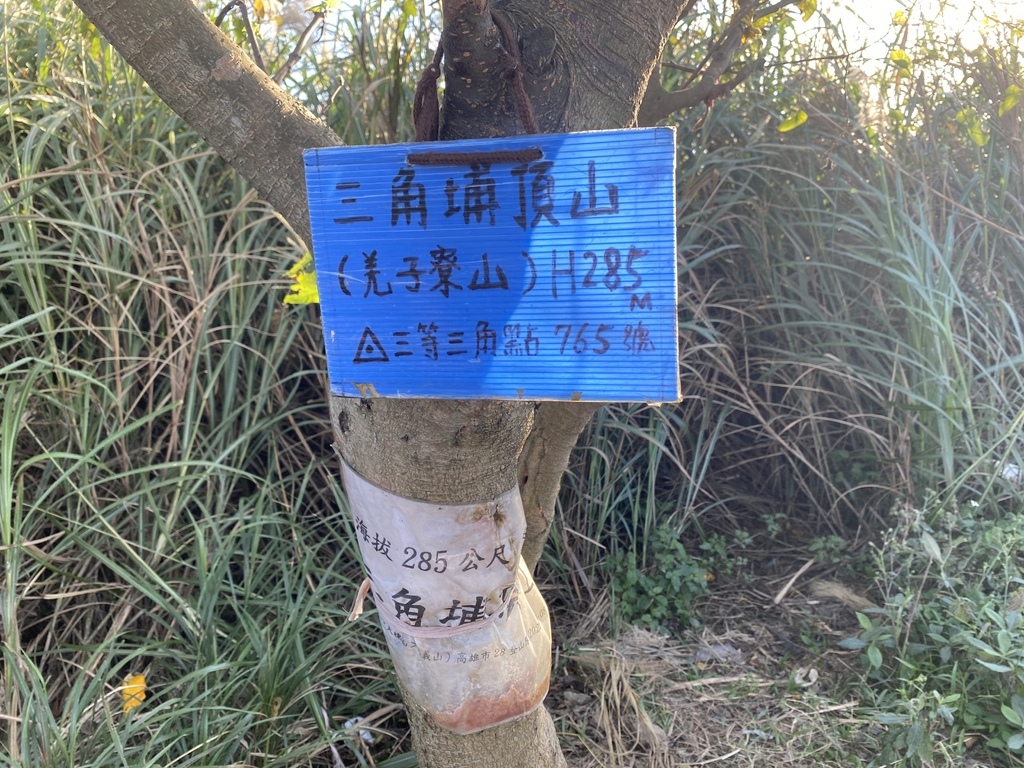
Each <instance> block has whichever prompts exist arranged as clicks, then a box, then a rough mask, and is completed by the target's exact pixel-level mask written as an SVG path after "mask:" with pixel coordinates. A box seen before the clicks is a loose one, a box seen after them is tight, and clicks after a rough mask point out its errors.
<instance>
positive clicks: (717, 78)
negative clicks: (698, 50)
mask: <svg viewBox="0 0 1024 768" xmlns="http://www.w3.org/2000/svg"><path fill="white" fill-rule="evenodd" d="M797 2H799V0H779V2H776V3H774V4H772V5H770V6H767V7H766V8H762V9H761V10H759V11H754V10H753V6H754V5H755V3H754V2H749V1H748V2H745V3H741V4H740V6H739V8H737V9H736V12H735V13H734V14H733V16H732V18H731V19H729V22H728V24H726V26H725V29H724V30H722V33H721V35H720V36H719V38H718V40H716V41H715V42H713V43H712V44H711V45H710V46H709V50H708V56H707V58H706V59H705V64H704V65H703V66H702V67H699V68H698V71H697V72H696V73H695V74H694V77H696V76H697V75H698V74H699V76H700V79H699V80H698V81H697V82H696V83H694V84H693V85H691V86H688V87H687V88H683V89H682V90H679V91H669V90H667V89H666V88H665V87H664V86H663V85H662V84H661V71H660V67H659V68H658V70H657V71H656V72H655V75H654V76H653V77H652V78H651V82H650V83H649V84H648V87H647V92H646V93H645V94H644V99H643V102H642V103H641V105H640V112H639V116H638V119H637V123H638V124H639V125H641V126H645V125H656V124H657V123H658V122H659V121H660V120H663V119H664V118H666V117H668V116H669V115H671V114H672V113H674V112H678V111H680V110H683V109H691V108H693V107H696V106H698V105H699V104H704V103H707V102H710V101H714V100H715V99H718V98H721V97H723V96H725V95H727V94H728V93H730V92H731V91H732V90H733V89H734V88H736V86H738V85H739V84H740V83H742V82H743V81H744V80H745V79H746V78H747V77H749V76H750V75H751V74H752V73H753V72H755V71H757V70H758V69H759V68H760V67H761V66H763V64H764V62H763V60H758V61H755V62H748V63H747V64H745V65H743V67H741V68H740V70H739V71H738V72H737V73H736V74H735V75H733V76H732V77H731V78H730V79H729V80H728V81H726V82H722V77H724V76H725V73H726V72H727V71H728V69H729V67H731V66H732V64H733V58H734V57H735V55H736V52H737V51H738V50H739V49H740V47H741V46H742V44H743V36H744V33H745V32H746V29H747V26H748V25H749V24H750V21H751V20H752V19H761V18H764V17H765V16H769V15H771V14H773V13H776V12H778V11H780V10H782V9H783V8H785V7H786V6H789V5H794V4H796V3H797Z"/></svg>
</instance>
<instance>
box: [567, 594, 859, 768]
mask: <svg viewBox="0 0 1024 768" xmlns="http://www.w3.org/2000/svg"><path fill="white" fill-rule="evenodd" d="M787 580H788V579H786V578H783V579H779V580H768V579H765V580H763V581H761V582H759V583H756V584H754V585H753V586H752V587H744V588H740V587H731V588H726V589H722V590H720V591H718V592H716V593H715V594H714V595H713V596H712V597H711V598H710V599H709V600H708V601H707V603H706V604H705V605H704V606H703V608H702V610H701V612H700V613H701V615H702V616H703V617H704V621H705V627H704V628H703V629H702V630H699V631H688V632H685V633H684V634H683V639H682V640H680V639H679V637H678V636H670V635H666V634H659V633H655V632H650V631H647V630H644V629H640V628H636V627H632V628H625V629H624V630H623V631H622V632H621V633H620V634H619V636H618V639H617V640H606V639H600V637H601V634H602V632H603V634H604V636H605V637H607V634H608V630H607V627H608V624H607V621H606V620H607V615H608V601H607V599H606V598H603V599H599V600H598V601H596V604H595V605H594V606H593V610H590V611H589V612H588V613H587V615H586V617H585V618H583V619H581V621H580V622H579V623H578V624H577V625H576V627H575V630H574V632H573V634H572V635H571V636H570V637H569V638H568V639H567V640H566V641H565V643H564V646H563V647H565V648H567V649H571V650H570V651H569V653H568V657H567V658H563V659H562V660H561V663H560V664H559V666H558V672H560V674H557V676H556V678H555V680H554V683H553V685H552V693H551V695H550V696H549V698H548V702H547V703H548V706H549V707H550V709H551V710H552V713H553V715H554V717H555V720H556V724H557V725H558V727H559V728H560V729H561V730H562V731H563V732H564V733H565V734H566V736H567V738H566V739H565V742H564V743H565V744H566V747H567V749H568V750H569V752H568V760H569V765H570V767H571V768H686V767H689V766H693V767H694V768H696V767H697V766H705V765H707V766H720V767H722V768H740V767H746V766H750V767H751V768H754V767H757V768H762V767H765V768H766V767H767V766H773V768H774V767H776V766H778V767H785V768H812V767H813V768H830V767H831V766H835V767H836V768H840V766H841V767H842V768H847V767H848V766H852V765H857V764H858V761H857V759H856V758H857V757H859V758H861V759H865V760H866V759H867V758H869V757H870V753H871V750H872V744H873V741H874V738H873V735H874V732H873V731H872V728H873V727H875V726H873V725H872V724H871V723H870V722H869V721H868V720H867V719H866V718H864V717H863V716H859V715H858V714H857V711H856V709H857V707H858V705H859V702H858V701H856V700H855V699H854V698H852V696H853V694H852V687H851V686H850V685H849V683H850V682H851V681H853V680H855V679H856V678H857V676H858V674H859V670H858V669H857V668H856V664H857V661H856V658H855V655H854V654H852V653H848V652H845V651H842V650H839V649H837V648H835V643H836V642H838V640H840V639H842V638H843V637H845V636H848V635H850V634H854V633H855V632H856V627H857V621H856V617H855V615H854V610H853V608H852V607H851V606H850V602H851V601H854V600H856V599H857V596H856V595H855V594H854V593H853V592H851V591H850V590H845V589H842V588H840V589H839V590H837V589H836V587H835V585H834V583H833V582H825V581H820V582H818V586H817V587H815V582H813V581H808V582H804V583H803V585H802V586H797V587H794V588H793V589H791V590H789V591H788V593H787V594H786V596H785V598H784V599H783V600H781V601H780V603H779V604H777V605H776V604H775V603H774V598H775V596H776V595H777V594H778V593H779V591H780V590H781V588H782V587H783V586H784V584H785V582H786V581H787ZM821 584H824V585H825V588H824V589H822V587H821ZM601 625H603V630H602V628H601Z"/></svg>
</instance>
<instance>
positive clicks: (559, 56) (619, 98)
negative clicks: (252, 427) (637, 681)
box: [75, 0, 683, 768]
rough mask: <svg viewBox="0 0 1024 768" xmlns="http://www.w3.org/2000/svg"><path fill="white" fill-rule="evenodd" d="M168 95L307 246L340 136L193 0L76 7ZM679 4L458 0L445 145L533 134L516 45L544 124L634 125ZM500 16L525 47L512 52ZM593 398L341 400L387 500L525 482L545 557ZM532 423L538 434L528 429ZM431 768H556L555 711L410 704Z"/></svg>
mask: <svg viewBox="0 0 1024 768" xmlns="http://www.w3.org/2000/svg"><path fill="white" fill-rule="evenodd" d="M75 2H76V3H77V4H78V5H79V7H80V8H81V9H82V10H83V11H84V12H85V14H86V15H87V16H88V17H89V19H90V20H92V21H93V23H95V24H96V26H97V27H98V28H99V29H100V30H101V32H103V34H104V35H105V36H106V37H107V39H108V40H109V41H110V42H111V43H112V44H113V45H114V47H115V48H116V49H117V50H118V51H119V52H120V53H121V55H122V56H124V58H125V59H126V60H127V61H128V63H129V64H131V65H132V66H133V67H134V68H135V69H136V70H138V71H139V72H140V73H141V74H142V76H143V77H144V78H145V79H146V81H147V82H148V83H149V84H150V86H152V87H153V89H154V90H155V91H156V92H157V94H158V95H159V96H160V97H161V98H162V99H163V100H164V101H165V102H166V103H167V104H168V105H169V106H170V107H171V109H173V110H174V111H175V112H177V113H178V114H179V115H181V116H182V117H183V118H184V119H185V120H186V121H187V122H188V123H189V124H190V125H192V127H193V128H195V129H196V130H197V131H198V132H199V133H200V134H201V135H202V136H203V137H204V138H206V139H207V140H208V141H209V142H210V144H211V145H212V146H213V147H214V148H215V149H216V150H217V151H218V152H219V153H220V154H221V155H222V156H223V157H224V158H225V159H226V160H228V162H230V163H231V164H232V165H233V166H234V167H235V168H236V169H237V170H238V171H239V172H240V173H241V174H242V175H243V176H244V177H245V178H246V179H248V180H249V181H250V182H251V183H252V184H253V186H254V187H255V188H256V189H257V190H258V191H259V192H260V194H261V195H262V196H263V197H264V198H265V199H266V200H267V201H268V202H270V203H271V204H272V205H273V206H274V207H275V208H276V209H277V210H278V211H279V212H280V213H281V215H282V216H283V217H284V218H285V219H286V220H287V221H288V222H289V223H290V225H291V226H292V227H293V228H294V230H295V231H296V232H297V233H298V234H299V236H300V237H302V238H303V239H304V240H305V241H306V242H307V243H308V242H310V238H309V221H308V214H307V208H306V195H305V182H304V172H303V165H302V155H301V151H302V150H303V149H307V148H314V147H323V146H332V145H337V144H339V143H340V141H339V140H338V138H337V137H336V136H335V135H334V134H333V133H332V132H331V131H330V130H329V129H328V128H327V127H326V126H325V125H323V124H322V123H321V122H320V121H318V120H317V119H316V118H314V117H313V116H312V115H310V114H309V113H308V112H307V111H306V110H305V109H304V108H303V107H302V106H301V105H300V104H299V103H298V102H297V101H296V100H295V99H293V98H291V97H289V96H288V95H287V94H285V93H284V92H283V91H282V90H281V89H280V88H278V87H277V86H276V85H275V84H274V83H273V82H272V81H271V80H270V78H269V77H267V75H265V74H264V73H263V72H261V71H260V70H259V69H258V68H257V67H256V66H255V65H254V64H253V63H252V62H251V61H250V60H249V59H248V58H247V57H246V56H245V55H244V54H243V53H242V52H241V51H239V50H238V49H237V48H236V47H235V46H234V44H233V43H231V42H230V40H228V38H227V37H226V36H225V35H223V34H221V33H220V32H219V31H218V30H217V29H215V28H214V27H213V25H212V24H211V23H210V22H209V21H208V20H207V19H206V18H205V17H204V16H203V15H202V13H200V12H199V11H198V10H197V9H196V8H195V6H194V5H193V3H192V2H191V0H159V1H158V2H143V1H142V0H75ZM682 7H683V2H682V0H586V1H584V0H580V2H576V3H566V2H563V1H560V0H494V2H493V3H492V4H491V5H489V6H485V5H484V4H483V3H482V2H480V0H449V2H446V4H445V6H444V14H445V28H444V30H443V33H442V40H443V43H444V49H445V83H446V87H445V103H444V107H443V110H442V115H441V138H443V139H456V138H471V137H473V138H475V137H488V136H502V135H512V134H517V133H522V132H523V125H522V120H521V117H520V111H519V108H518V107H517V104H516V100H515V98H514V94H513V93H512V92H511V86H510V82H511V81H510V78H509V77H508V74H509V66H510V64H509V62H510V59H513V58H514V54H515V53H518V54H519V55H520V57H521V64H520V66H521V67H522V68H523V75H524V77H523V80H524V84H525V88H526V92H527V94H528V97H529V101H530V103H531V105H532V110H533V113H534V115H535V117H536V120H537V123H538V124H539V126H540V130H541V131H542V132H558V131H582V130H596V129H605V128H622V127H628V126H631V125H634V124H635V123H636V118H637V110H638V108H639V105H640V101H641V98H642V95H643V93H644V91H645V90H646V87H647V81H648V78H649V77H650V75H651V72H652V70H653V69H654V67H655V64H656V62H657V59H658V56H659V55H660V53H661V50H662V48H663V46H664V43H665V40H666V38H667V35H668V33H669V31H670V30H671V28H672V27H673V25H674V24H675V22H676V21H677V19H678V16H679V13H680V10H681V8H682ZM491 10H495V11H497V12H498V13H499V14H501V16H502V18H503V19H505V21H506V23H507V25H508V26H509V28H510V29H511V31H512V33H513V35H514V37H515V39H516V42H517V47H518V52H507V51H504V49H503V46H502V42H501V40H502V36H501V33H500V32H499V30H498V28H497V27H496V26H495V23H494V21H493V18H492V15H491ZM593 410H594V406H592V405H588V404H581V403H561V404H558V403H544V404H542V405H540V406H535V405H534V404H532V403H522V402H502V401H483V400H480V401H476V400H474V401H438V400H429V401H426V400H418V401H417V400H380V399H373V400H367V399H346V398H335V397H332V398H331V418H332V422H333V424H334V430H335V435H336V438H337V446H338V450H339V451H340V453H341V455H342V457H343V458H344V460H345V461H346V462H347V463H348V464H349V465H350V466H351V467H352V468H353V469H355V470H356V472H358V473H359V474H360V475H362V476H363V477H365V478H366V479H368V480H370V481H371V482H373V483H374V484H376V485H378V486H380V487H382V488H384V489H385V490H388V491H390V492H392V493H395V494H398V495H401V496H405V497H408V498H413V499H418V500H423V501H430V502H435V503H444V504H459V503H469V502H477V501H485V500H489V499H493V498H495V497H496V496H498V495H499V494H501V493H503V492H505V491H507V490H508V489H509V488H511V487H513V484H515V483H517V482H518V483H519V484H520V486H521V492H522V495H523V499H524V505H525V507H526V511H527V514H528V533H527V544H526V549H525V555H526V557H527V558H528V562H529V564H530V565H531V566H532V565H534V564H535V563H536V561H537V559H538V558H539V557H540V553H541V550H542V548H543V544H544V540H545V539H546V536H547V531H548V528H549V527H550V525H551V520H552V518H553V514H554V503H555V497H556V495H557V491H558V485H559V482H560V478H561V475H562V472H563V471H564V469H565V466H566V463H567V461H568V457H569V453H570V451H571V450H572V447H573V445H574V444H575V441H576V438H577V436H578V434H579V432H580V431H581V430H582V428H583V426H584V425H585V424H586V422H587V421H588V420H589V418H590V416H591V414H592V413H593ZM531 429H532V430H533V431H532V432H531ZM410 710H411V711H410V722H411V725H412V731H413V739H414V746H415V749H416V751H417V754H418V757H419V763H420V765H421V766H423V768H461V767H463V766H465V767H466V768H469V767H470V766H472V767H473V768H487V767H489V766H502V768H518V767H520V766H521V767H522V768H555V767H557V766H564V765H565V761H564V758H563V757H562V755H561V752H560V749H559V747H558V740H557V736H556V733H555V729H554V726H553V724H552V721H551V718H550V716H549V715H548V713H547V712H546V711H545V710H544V709H543V708H540V709H538V710H535V711H534V712H533V713H531V714H530V715H528V716H526V717H524V718H521V719H520V720H517V721H515V722H512V723H509V724H506V725H501V726H497V727H494V728H490V729H488V730H486V731H483V732H481V733H478V734H474V735H471V736H458V735H455V734H453V733H451V732H449V731H446V730H444V729H442V728H439V727H437V726H436V725H434V724H433V723H431V722H430V720H429V718H427V717H426V716H425V714H424V713H423V712H420V711H418V710H416V708H415V707H410Z"/></svg>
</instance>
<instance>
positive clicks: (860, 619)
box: [857, 611, 875, 629]
mask: <svg viewBox="0 0 1024 768" xmlns="http://www.w3.org/2000/svg"><path fill="white" fill-rule="evenodd" d="M857 623H858V624H860V628H861V629H872V628H874V626H875V625H874V624H872V623H871V619H869V618H868V617H867V616H865V615H864V614H863V613H861V612H860V611H857Z"/></svg>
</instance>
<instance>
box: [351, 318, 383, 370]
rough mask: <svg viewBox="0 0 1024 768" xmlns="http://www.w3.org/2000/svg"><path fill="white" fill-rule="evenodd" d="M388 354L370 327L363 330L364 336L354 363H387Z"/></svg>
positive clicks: (353, 360) (361, 338)
mask: <svg viewBox="0 0 1024 768" xmlns="http://www.w3.org/2000/svg"><path fill="white" fill-rule="evenodd" d="M389 359H390V358H388V353H387V352H385V351H384V347H383V346H382V345H381V343H380V341H379V340H378V339H377V335H376V334H375V333H374V332H373V331H371V330H370V326H366V327H365V328H364V329H363V335H362V336H361V337H360V339H359V347H358V348H357V349H356V356H355V357H354V358H352V362H353V363H386V362H387V361H388V360H389Z"/></svg>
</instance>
